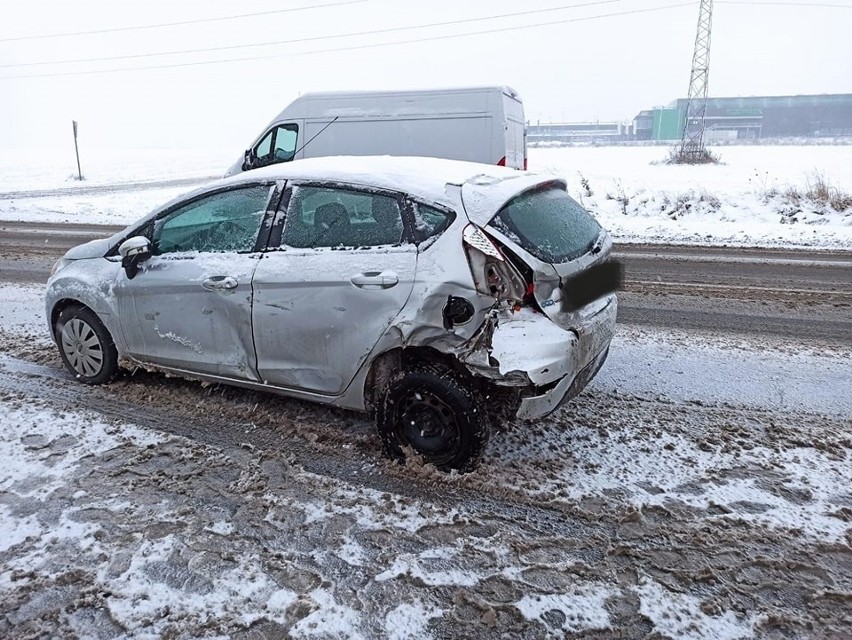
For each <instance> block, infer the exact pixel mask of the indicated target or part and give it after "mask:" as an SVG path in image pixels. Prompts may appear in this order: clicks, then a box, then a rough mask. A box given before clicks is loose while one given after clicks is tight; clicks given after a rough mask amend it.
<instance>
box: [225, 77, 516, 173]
mask: <svg viewBox="0 0 852 640" xmlns="http://www.w3.org/2000/svg"><path fill="white" fill-rule="evenodd" d="M334 118H337V120H335V121H334V123H333V124H331V125H330V126H328V127H327V128H326V129H325V130H324V131H323V127H326V125H328V124H329V122H331V121H332V120H334ZM285 123H298V125H299V137H298V141H297V145H296V146H297V151H298V153H297V154H296V158H297V159H300V158H313V157H319V156H330V155H331V156H337V155H410V156H433V157H437V158H448V159H453V160H468V161H472V162H482V163H486V164H498V163H499V162H500V161H501V160H503V159H505V160H503V161H504V162H505V164H506V166H509V167H515V168H518V169H522V168H523V167H524V157H525V156H526V139H525V136H524V127H525V124H524V108H523V104H522V102H521V101H520V98H518V97H517V94H516V93H515V92H514V90H512V89H510V88H508V87H462V88H456V89H430V90H419V91H418V90H413V91H351V92H335V93H308V94H305V95H303V96H300V97H299V98H297V99H296V100H294V101H293V102H292V103H291V104H289V105H288V106H287V107H286V108H285V109H284V110H283V111H282V112H281V113H279V114H278V116H277V117H276V118H275V119H274V120H273V121H272V122H270V123H269V124H268V125H267V126H266V127H265V128H264V129H263V131H262V132H261V134H260V135H259V136H258V137H257V138H256V139H255V140H254V142H253V143H252V145H251V148H254V147H255V146H256V145H257V143H258V142H259V141H260V140H261V139H262V138H263V136H264V135H265V134H266V132H267V131H269V130H270V129H271V128H272V127H274V126H276V125H279V124H285ZM314 136H316V137H315V138H314ZM312 138H313V140H312ZM304 145H307V146H305V147H304V148H302V147H303V146H304ZM241 170H242V157H241V158H240V159H239V160H238V161H237V162H236V163H235V164H234V165H233V166H232V167H231V168H230V169H229V170H228V172H227V173H226V174H225V175H226V176H227V175H233V174H234V173H238V172H240V171H241Z"/></svg>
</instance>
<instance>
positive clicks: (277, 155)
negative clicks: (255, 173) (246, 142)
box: [243, 122, 302, 171]
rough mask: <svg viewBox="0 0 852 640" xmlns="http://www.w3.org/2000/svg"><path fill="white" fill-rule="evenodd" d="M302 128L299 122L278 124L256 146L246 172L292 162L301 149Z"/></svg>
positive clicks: (244, 167) (250, 154)
mask: <svg viewBox="0 0 852 640" xmlns="http://www.w3.org/2000/svg"><path fill="white" fill-rule="evenodd" d="M299 133H300V127H299V124H298V123H297V122H285V123H280V124H276V125H275V126H273V127H272V128H271V129H269V131H267V132H266V133H265V134H263V136H261V138H260V141H259V142H258V143H257V144H256V145H254V147H253V148H252V149H251V151H250V153H249V157H248V158H247V159H246V165H245V166H243V170H244V171H248V170H249V169H257V168H259V167H266V166H268V165H270V164H278V163H279V162H290V161H291V160H293V158H295V156H296V151H297V150H298V149H299V145H300V144H302V143H301V142H300V139H299V138H300V135H299Z"/></svg>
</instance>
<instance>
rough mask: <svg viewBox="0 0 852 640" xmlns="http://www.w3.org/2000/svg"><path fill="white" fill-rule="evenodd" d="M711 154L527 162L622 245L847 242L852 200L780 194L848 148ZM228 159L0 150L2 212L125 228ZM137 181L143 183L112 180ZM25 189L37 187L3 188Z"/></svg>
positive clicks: (634, 151) (587, 150)
mask: <svg viewBox="0 0 852 640" xmlns="http://www.w3.org/2000/svg"><path fill="white" fill-rule="evenodd" d="M716 151H717V153H718V155H719V156H720V157H721V159H722V161H723V164H720V165H710V166H698V167H695V166H691V167H690V166H668V165H664V164H658V163H659V162H660V161H662V160H663V159H664V158H665V156H666V153H667V149H666V148H665V147H567V148H537V149H530V150H529V164H530V168H531V169H534V170H536V171H546V172H552V173H554V174H556V175H559V176H562V177H564V178H566V179H567V181H568V183H569V189H570V191H571V193H572V194H573V195H574V196H575V197H577V198H578V199H580V200H582V202H583V203H584V204H585V205H586V206H587V207H588V208H589V209H590V210H592V211H593V212H594V213H595V214H596V215H597V216H598V218H599V220H600V221H601V223H602V224H603V225H604V226H605V227H607V228H608V229H610V231H612V232H613V234H614V235H615V237H616V239H617V240H619V241H621V242H673V243H687V244H689V243H692V244H728V245H743V246H798V247H818V248H828V249H849V248H850V247H852V207H843V208H842V209H841V210H839V211H838V210H835V209H833V208H832V207H831V206H827V205H825V204H823V203H821V202H818V201H815V200H813V199H809V198H807V197H798V198H796V197H794V198H792V199H791V197H790V195H789V192H790V190H791V189H792V190H794V191H796V192H797V193H798V194H799V196H804V195H805V193H806V192H807V191H808V186H809V185H811V186H813V185H815V184H816V182H817V181H818V180H822V181H824V183H825V184H826V185H827V186H828V187H829V188H830V189H836V190H838V191H840V192H844V193H846V194H849V193H852V145H846V146H792V145H791V146H741V147H736V146H726V147H720V148H718V149H717V150H716ZM238 155H239V154H238V153H235V152H234V150H232V149H225V150H222V149H220V150H213V151H210V150H197V151H175V150H151V149H147V150H138V151H137V150H121V151H115V150H111V151H97V150H86V152H85V153H84V173H85V175H86V180H85V181H83V182H79V181H77V180H74V179H73V175H74V174H75V173H76V164H75V162H74V159H73V156H70V157H67V156H64V157H52V158H47V159H45V158H44V157H43V156H42V155H36V154H32V153H26V152H11V151H2V152H0V220H32V221H62V222H86V223H95V224H98V223H100V224H129V223H130V222H132V221H133V220H135V219H137V218H139V217H141V216H142V215H143V214H144V213H146V212H147V211H149V210H150V209H152V208H153V207H155V206H157V205H159V204H162V203H163V202H165V201H166V200H168V199H170V198H172V197H174V196H175V195H178V194H179V193H181V192H182V191H185V190H187V189H188V188H189V187H188V186H182V185H170V184H169V183H170V182H173V181H176V180H177V181H181V180H193V179H194V180H198V181H199V182H201V181H204V180H205V179H209V178H215V177H217V176H220V175H221V174H222V173H223V172H224V170H225V169H226V168H227V167H228V166H230V164H231V163H232V162H233V161H234V159H235V158H236V156H238ZM655 163H657V164H655ZM138 182H150V183H152V184H151V186H150V187H148V188H140V187H139V186H138V185H137V186H135V187H134V189H133V190H128V189H126V188H123V187H122V185H123V184H127V183H138ZM93 188H94V190H93ZM35 190H37V191H42V192H44V193H42V194H41V196H40V197H24V195H23V194H21V193H16V195H14V197H13V196H9V195H6V196H4V195H3V194H4V193H5V194H9V193H12V192H22V191H35ZM29 195H30V196H32V195H34V194H29Z"/></svg>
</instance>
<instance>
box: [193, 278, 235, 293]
mask: <svg viewBox="0 0 852 640" xmlns="http://www.w3.org/2000/svg"><path fill="white" fill-rule="evenodd" d="M237 285H239V282H237V279H236V278H234V277H232V276H213V277H212V278H205V279H204V280H202V281H201V286H202V287H204V288H205V289H207V290H208V291H223V290H224V291H228V290H229V289H236V288H237Z"/></svg>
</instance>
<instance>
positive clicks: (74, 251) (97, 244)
mask: <svg viewBox="0 0 852 640" xmlns="http://www.w3.org/2000/svg"><path fill="white" fill-rule="evenodd" d="M109 248H110V238H99V239H97V240H90V241H89V242H86V243H85V244H78V245H77V246H76V247H72V248H71V249H69V250H68V251H66V252H65V255H64V256H63V257H65V258H67V259H68V260H84V259H86V258H102V257H103V256H104V255H106V252H107V251H109Z"/></svg>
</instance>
